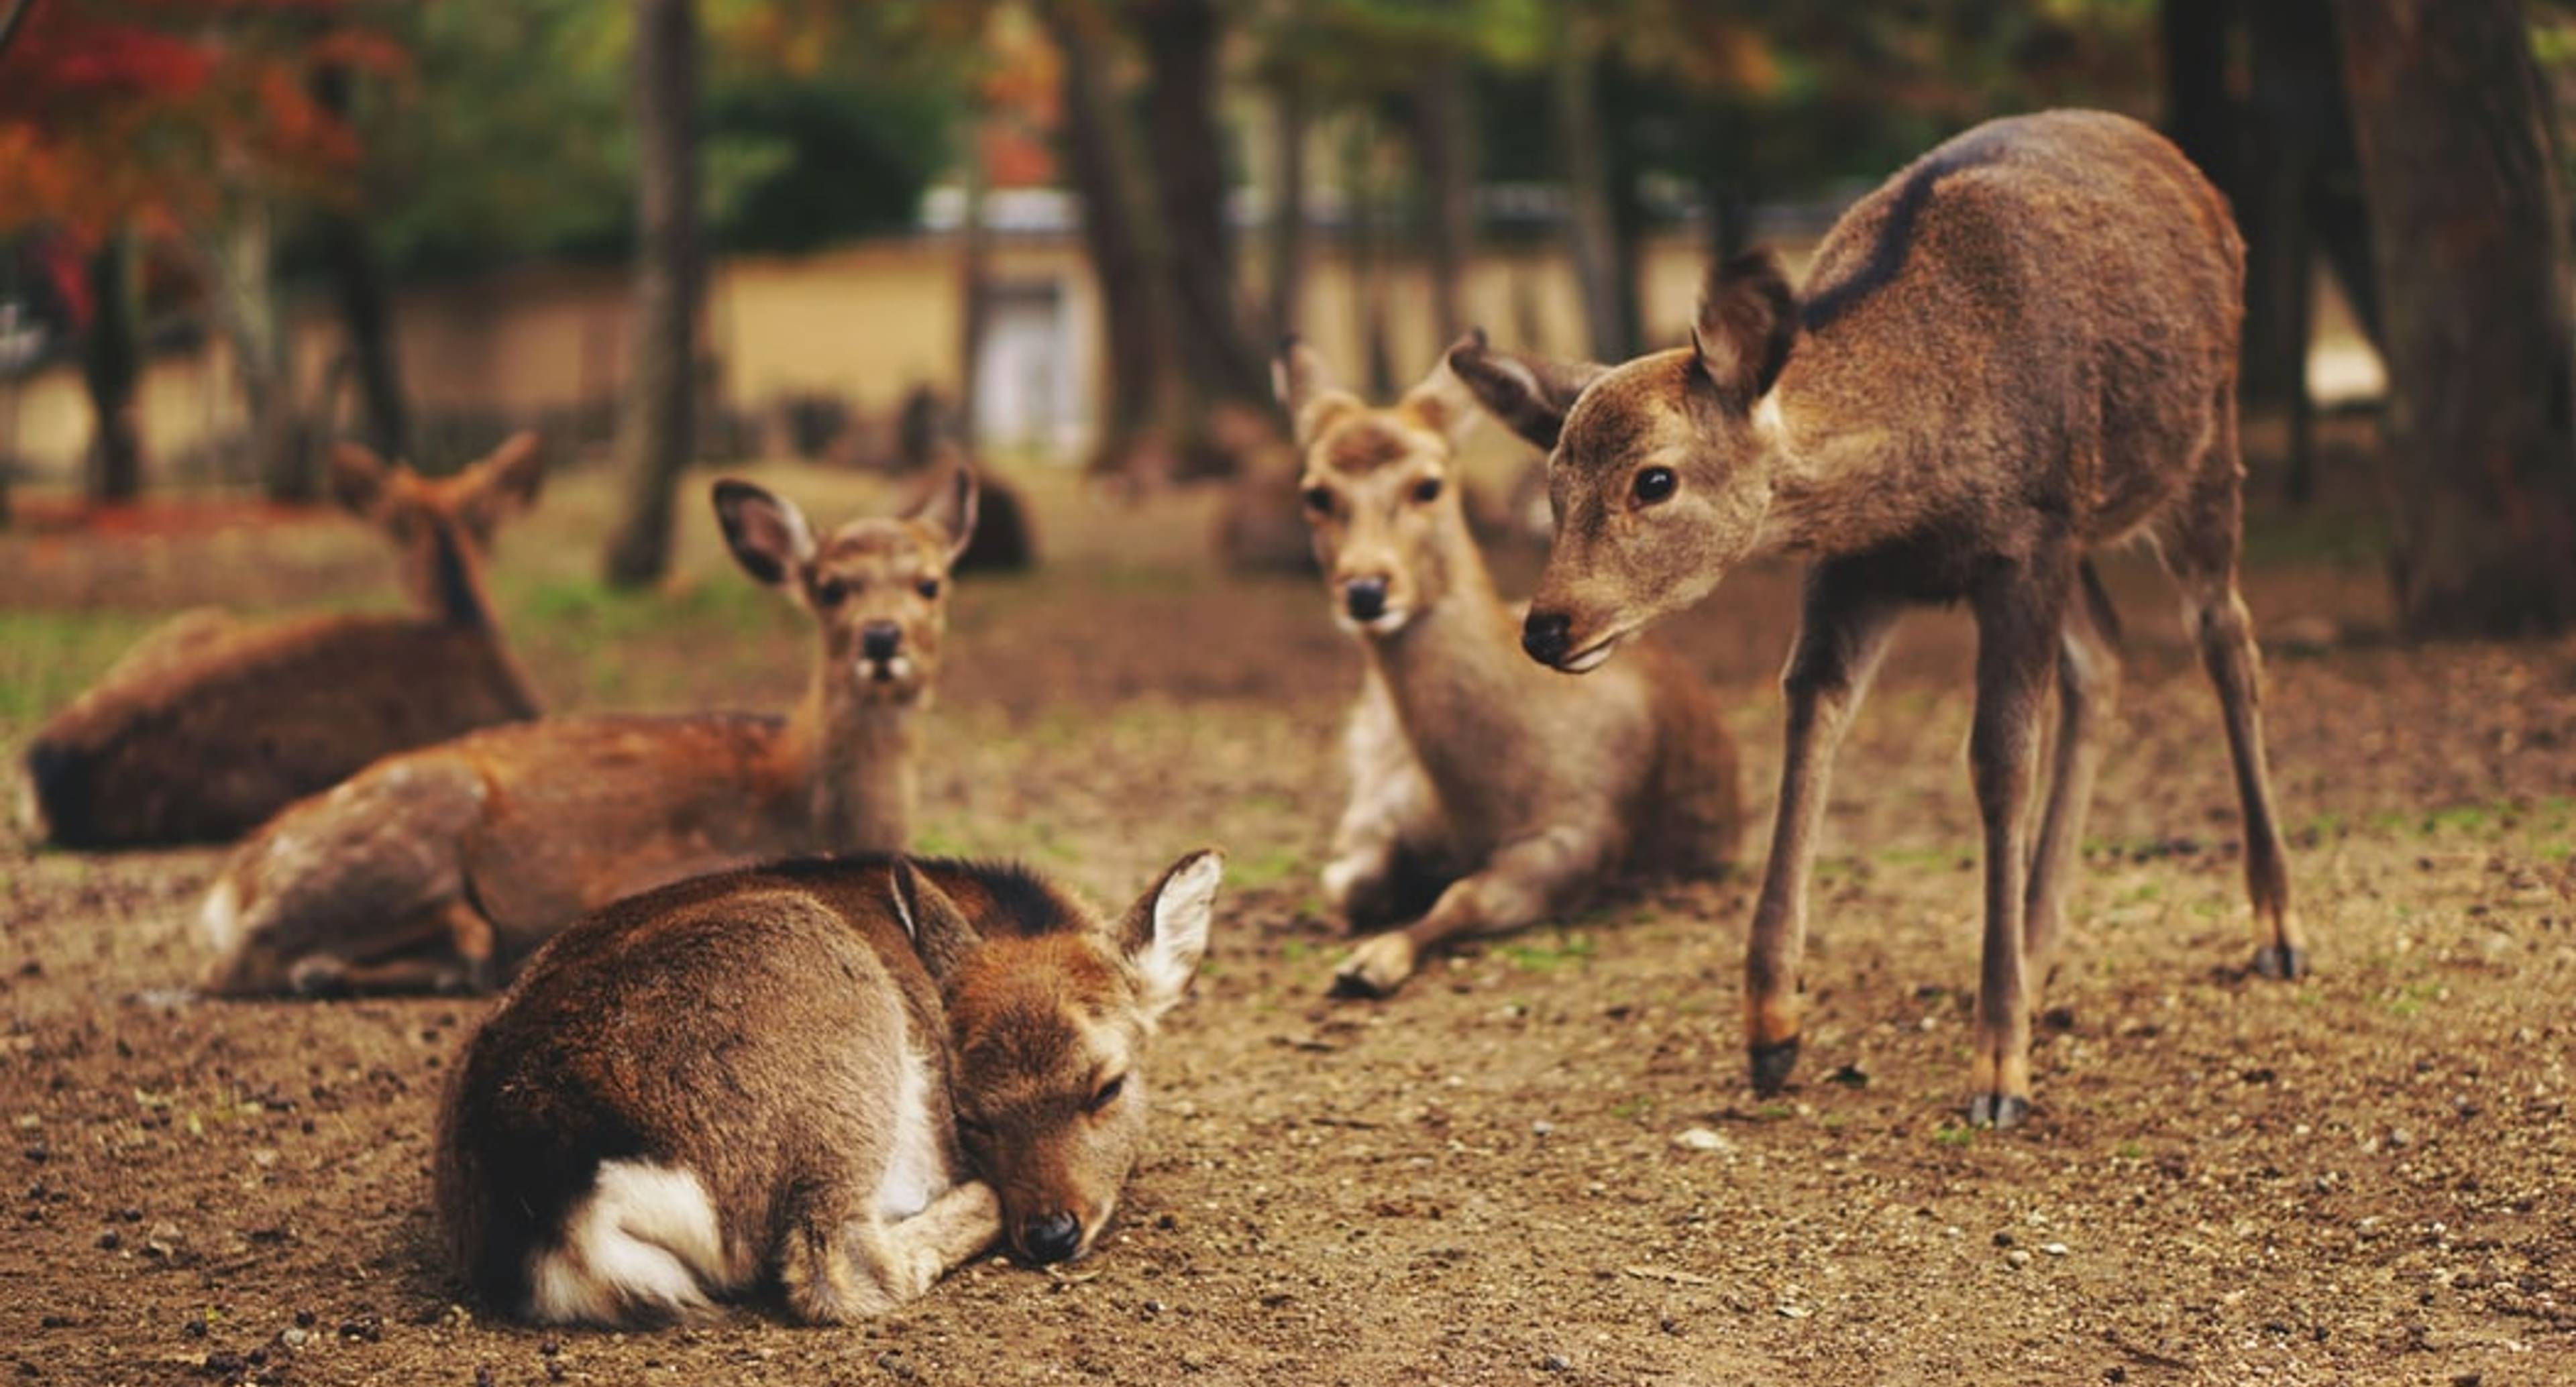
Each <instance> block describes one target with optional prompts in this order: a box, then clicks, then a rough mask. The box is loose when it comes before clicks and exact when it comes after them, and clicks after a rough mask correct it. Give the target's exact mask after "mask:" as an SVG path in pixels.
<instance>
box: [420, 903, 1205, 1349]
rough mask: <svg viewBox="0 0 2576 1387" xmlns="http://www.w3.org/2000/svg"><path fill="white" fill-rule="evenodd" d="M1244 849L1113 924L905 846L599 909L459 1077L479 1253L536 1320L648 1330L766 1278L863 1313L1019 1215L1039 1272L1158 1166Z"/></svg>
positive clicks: (794, 1305)
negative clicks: (1156, 1120)
mask: <svg viewBox="0 0 2576 1387" xmlns="http://www.w3.org/2000/svg"><path fill="white" fill-rule="evenodd" d="M1222 867H1223V859H1222V858H1221V857H1220V856H1219V855H1218V854H1216V853H1214V852H1197V853H1192V854H1190V855H1189V856H1187V857H1184V858H1182V859H1181V860H1180V861H1179V862H1177V863H1175V864H1173V866H1172V867H1171V869H1170V870H1168V871H1166V872H1165V873H1164V874H1163V877H1162V880H1161V881H1160V882H1158V883H1156V885H1155V886H1154V888H1153V889H1152V890H1149V891H1147V892H1146V893H1145V895H1144V898H1143V899H1141V900H1139V901H1137V902H1136V904H1135V905H1134V906H1133V907H1132V908H1131V909H1129V911H1128V912H1127V914H1126V916H1125V917H1124V918H1123V919H1121V920H1120V921H1118V922H1117V923H1115V924H1112V923H1110V922H1109V921H1108V920H1106V919H1104V918H1103V917H1102V916H1100V915H1099V914H1097V913H1096V912H1095V911H1093V910H1092V909H1091V908H1090V907H1089V906H1087V905H1085V904H1084V903H1082V902H1081V901H1080V900H1078V899H1076V898H1075V897H1073V896H1072V895H1070V894H1068V893H1067V892H1065V891H1063V890H1061V889H1059V888H1058V887H1056V886H1054V885H1052V884H1050V883H1048V882H1046V881H1044V880H1042V879H1040V878H1038V877H1036V876H1033V875H1031V874H1029V873H1027V872H1025V871H1022V870H1020V869H1017V868H1012V867H991V866H978V865H974V864H969V863H959V862H934V861H923V862H906V861H903V860H901V859H895V860H893V861H892V862H891V863H889V861H888V860H887V859H885V858H882V857H872V858H865V859H857V858H843V859H837V860H807V861H798V862H785V863H780V864H777V865H774V866H768V867H760V868H754V869H751V870H748V871H739V872H732V873H727V874H724V875H720V876H712V877H701V878H698V879H696V880H693V881H684V882H681V883H678V884H676V885H673V886H668V887H664V888H663V889H661V890H659V891H655V892H652V893H650V894H647V895H643V896H637V897H633V898H630V899H627V900H623V901H620V902H618V903H616V904H615V905H612V906H610V907H609V908H607V909H605V910H602V911H600V912H598V913H596V914H594V915H592V916H590V917H589V918H587V919H585V920H584V921H582V922H581V923H580V924H578V925H576V926H574V927H573V928H572V929H570V930H568V931H566V932H565V933H564V935H563V936H562V937H561V938H559V939H557V940H556V941H555V942H554V944H553V945H552V946H551V947H549V948H548V949H546V950H545V951H544V952H543V953H541V954H539V955H538V956H537V958H536V960H535V961H534V962H533V963H531V964H530V965H529V967H528V971H527V973H526V975H525V976H524V977H522V978H521V979H520V981H519V983H518V985H517V986H516V987H515V988H514V989H512V991H511V993H510V995H509V997H508V998H507V999H506V1000H504V1001H503V1002H502V1003H501V1005H500V1007H499V1009H498V1010H496V1011H494V1012H493V1013H492V1017H491V1019H490V1020H489V1021H487V1022H486V1023H484V1026H483V1029H482V1030H481V1031H480V1032H479V1033H477V1034H476V1035H475V1037H474V1039H473V1040H472V1041H471V1042H470V1043H468V1045H467V1046H466V1051H465V1056H464V1059H463V1061H462V1063H461V1064H460V1065H459V1066H458V1068H457V1070H456V1075H455V1079H454V1081H453V1083H452V1084H451V1085H450V1087H449V1090H448V1096H447V1101H446V1104H445V1106H444V1108H443V1109H442V1111H441V1113H440V1117H439V1124H438V1138H437V1154H436V1157H435V1160H436V1181H437V1190H438V1212H439V1218H440V1221H441V1222H442V1223H444V1224H445V1226H446V1232H447V1236H448V1240H449V1245H450V1246H451V1247H452V1248H453V1250H454V1252H455V1255H456V1258H457V1261H458V1264H459V1265H460V1266H461V1267H462V1268H463V1269H464V1272H465V1274H466V1277H467V1279H469V1280H470V1281H471V1282H472V1283H473V1285H474V1288H475V1290H476V1291H477V1292H479V1293H480V1294H481V1295H482V1296H483V1297H484V1298H485V1299H486V1300H487V1301H489V1302H490V1303H492V1304H494V1305H496V1306H500V1307H503V1308H504V1309H506V1310H507V1311H509V1312H510V1313H512V1314H516V1315H523V1316H525V1317H527V1318H529V1319H535V1320H549V1321H567V1322H570V1321H580V1322H588V1323H594V1324H623V1323H637V1322H650V1321H656V1320H666V1319H670V1318H673V1317H680V1316H687V1315H691V1314H695V1313H697V1312H699V1311H701V1310H703V1309H704V1308H705V1307H706V1306H707V1305H708V1303H709V1302H710V1300H712V1299H713V1298H715V1297H719V1296H725V1295H729V1294H732V1293H735V1292H737V1291H740V1290H743V1289H745V1288H748V1287H750V1286H751V1285H753V1284H754V1283H755V1282H757V1281H759V1280H760V1279H762V1278H764V1277H775V1278H776V1279H777V1281H778V1282H779V1284H780V1285H781V1286H782V1287H783V1289H784V1290H785V1291H786V1299H787V1304H788V1306H789V1308H790V1309H791V1310H792V1311H793V1312H794V1313H795V1314H796V1315H797V1316H798V1317H799V1318H801V1319H805V1320H820V1321H846V1320H854V1319H860V1318H863V1317H865V1316H869V1315H874V1314H878V1313H881V1312H883V1311H885V1310H888V1309H891V1308H893V1307H894V1306H896V1305H899V1304H901V1303H903V1302H904V1301H907V1300H910V1299H912V1298H913V1297H915V1296H917V1295H920V1294H921V1293H922V1292H923V1291H924V1290H926V1289H928V1287H929V1286H930V1284H931V1283H932V1282H934V1281H936V1280H938V1279H939V1278H940V1277H941V1276H943V1275H945V1274H946V1273H947V1272H948V1270H949V1269H950V1268H952V1267H955V1266H956V1265H958V1264H959V1263H961V1262H963V1261H965V1260H966V1259H967V1258H969V1257H972V1256H974V1255H975V1254H976V1253H978V1252H980V1251H982V1250H983V1249H984V1248H985V1247H986V1246H988V1245H990V1244H991V1243H992V1242H993V1240H994V1239H995V1238H996V1237H997V1236H1002V1235H1005V1234H1007V1236H1008V1239H1009V1242H1010V1246H1011V1249H1012V1251H1013V1253H1014V1255H1015V1256H1017V1257H1018V1258H1020V1259H1021V1260H1023V1261H1025V1262H1029V1263H1033V1264H1044V1263H1052V1262H1062V1261H1068V1260H1070V1259H1073V1258H1077V1257H1080V1256H1082V1255H1083V1254H1084V1253H1086V1252H1088V1251H1090V1249H1091V1247H1092V1245H1093V1243H1094V1242H1095V1241H1097V1240H1098V1238H1099V1236H1100V1230H1101V1227H1102V1226H1103V1225H1104V1224H1106V1223H1107V1222H1108V1220H1109V1216H1110V1213H1111V1211H1112V1210H1113V1209H1115V1208H1116V1207H1117V1203H1118V1195H1119V1191H1120V1189H1121V1187H1122V1186H1123V1185H1125V1183H1126V1180H1127V1174H1128V1172H1129V1171H1130V1170H1131V1169H1132V1168H1133V1167H1134V1165H1135V1163H1136V1154H1137V1148H1138V1147H1139V1145H1140V1144H1141V1141H1142V1138H1143V1136H1144V1130H1145V1103H1146V1094H1145V1081H1144V1077H1143V1073H1142V1062H1143V1060H1144V1055H1145V1049H1146V1042H1147V1041H1148V1040H1149V1039H1150V1038H1151V1036H1152V1035H1153V1032H1154V1028H1155V1023H1156V1022H1157V1021H1158V1020H1159V1019H1160V1018H1161V1016H1162V1015H1163V1013H1164V1012H1166V1011H1168V1010H1169V1009H1170V1008H1171V1007H1172V1005H1173V1003H1175V1002H1177V1001H1179V1000H1180V998H1181V994H1182V992H1183V991H1184V990H1185V989H1186V988H1187V987H1188V986H1189V982H1190V978H1191V975H1192V974H1193V973H1195V972H1196V971H1197V969H1198V965H1199V958H1200V956H1201V954H1203V953H1204V952H1205V950H1206V947H1207V933H1208V916H1209V913H1210V910H1211V908H1212V906H1213V903H1214V901H1215V898H1216V888H1217V880H1218V877H1219V876H1220V874H1221V871H1222ZM970 1172H971V1173H970Z"/></svg>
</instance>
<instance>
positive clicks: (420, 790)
mask: <svg viewBox="0 0 2576 1387" xmlns="http://www.w3.org/2000/svg"><path fill="white" fill-rule="evenodd" d="M716 498H717V507H718V514H719V518H720V519H721V520H722V521H723V522H724V525H725V530H726V538H727V540H728V541H729V542H730V543H731V544H732V546H733V549H734V553H735V557H736V559H737V560H738V561H740V562H741V564H742V565H743V567H744V569H745V570H746V571H748V572H750V573H751V574H752V576H753V577H755V578H757V579H759V580H760V581H762V582H765V583H768V584H769V585H771V586H773V587H776V588H778V589H779V590H780V591H782V592H784V593H786V594H787V595H788V596H789V597H790V598H791V600H793V601H795V602H796V603H797V604H798V605H799V606H800V607H801V608H803V609H804V610H805V611H806V612H807V613H808V614H810V615H811V616H813V618H814V620H815V625H816V635H817V642H816V650H815V656H816V658H815V665H814V674H813V681H812V683H811V685H810V686H809V688H808V690H807V693H806V696H805V699H804V701H803V702H802V703H800V704H799V705H798V706H797V708H796V709H795V711H793V712H792V713H790V714H789V715H788V716H786V717H784V718H769V717H752V716H745V715H740V714H721V713H719V714H695V715H682V716H663V717H646V716H631V715H610V716H591V717H567V718H550V719H545V720H542V721H537V722H530V723H524V724H519V725H516V726H511V727H502V728H492V729H488V730H486V731H483V732H479V733H475V734H473V735H471V736H467V737H463V738H460V739H458V740H456V741H453V742H448V743H445V744H443V745H439V746H434V747H428V748H424V749H422V750H419V751H415V752H409V753H406V754H404V755H401V756H396V757H391V758H388V759H386V760H384V761H380V762H378V763H376V764H375V765H373V766H370V767H369V768H367V770H366V771H365V772H363V773H362V774H360V775H358V776H357V777H355V778H353V779H351V780H350V781H348V782H347V783H346V784H343V785H341V786H340V787H339V788H337V789H335V790H333V791H331V792H330V793H329V794H326V795H322V796H318V797H316V798H314V799H310V800H306V801H304V802H302V803H299V804H297V805H296V806H294V807H293V808H291V809H289V810H288V811H287V812H286V813H284V814H281V815H279V816H278V818H277V819H276V820H275V821H273V822H272V823H270V824H269V825H268V826H266V827H265V828H263V829H262V830H261V831H260V832H259V834H258V835H257V836H255V837H253V838H252V839H251V840H250V841H249V842H247V843H245V844H244V845H243V846H242V848H241V849H240V850H239V851H238V852H237V853H236V854H235V855H234V857H233V858H232V860H231V861H230V862H228V863H227V864H226V865H225V867H224V868H223V870H222V871H221V873H219V875H218V876H217V878H216V883H215V887H214V890H213V891H212V892H211V893H210V894H209V896H208V899H207V906H206V928H207V932H208V935H209V939H210V942H211V943H212V944H213V945H214V946H215V948H216V950H217V952H218V954H219V957H218V958H217V959H216V961H215V962H214V963H213V965H212V966H211V967H210V968H209V969H208V971H207V974H206V979H205V985H206V986H207V987H208V988H209V989H210V990H213V991H217V992H225V993H236V994H239V993H260V992H275V991H281V990H295V991H306V992H310V991H328V990H341V989H364V990H376V989H408V988H419V987H480V986H482V985H485V984H486V983H487V982H488V981H489V979H490V977H491V975H492V972H493V970H494V968H495V966H496V965H504V964H506V963H507V962H508V961H509V960H511V959H514V958H517V957H522V956H524V955H525V954H526V953H527V952H528V951H529V950H530V949H532V948H534V947H535V946H536V945H537V944H538V943H541V942H542V941H544V940H545V939H546V937H547V936H549V935H551V934H553V933H554V932H555V931H556V930H559V929H561V928H562V927H563V926H564V925H565V924H566V923H568V922H569V921H570V920H571V919H572V918H573V917H574V916H575V915H577V914H579V913H580V912H582V911H584V910H587V909H590V908H593V907H596V906H599V905H601V904H603V903H605V902H607V901H610V900H614V899H616V898H617V897H619V896H622V895H626V894H628V893H630V892H634V891H639V890H643V889H645V888H647V887H651V886H656V885H659V884H661V883H664V882H668V881H674V880H677V879H679V878H681V877H685V876H689V875H692V874H695V873H699V872H705V871H711V870H714V869H716V868H720V867H725V866H731V865H738V864H740V863H742V862H745V861H753V860H757V859H760V858H764V857H775V856H780V855H782V854H786V853H794V852H814V851H827V850H868V851H893V850H898V849H900V848H902V847H903V846H904V842H905V838H906V836H907V833H908V827H909V822H910V815H911V808H912V797H913V789H912V774H913V772H912V764H913V757H914V745H913V743H914V736H915V731H914V726H915V722H916V721H917V715H918V712H919V709H920V708H921V706H922V705H923V704H924V702H925V701H926V699H927V697H928V691H929V689H930V686H931V683H932V681H933V679H934V677H935V675H936V673H937V669H938V660H939V655H940V640H941V635H942V633H943V631H944V630H945V627H946V623H947V611H948V597H949V584H948V578H947V575H948V568H949V565H950V564H951V563H952V562H953V560H954V558H955V556H956V554H957V552H958V550H959V549H960V548H961V547H962V545H963V544H964V542H965V539H966V536H967V535H968V534H969V533H971V532H972V530H973V528H974V515H975V486H974V480H973V478H972V476H971V474H967V473H963V472H960V473H956V474H953V477H952V480H951V484H950V485H949V486H948V487H947V488H945V489H943V490H942V491H940V492H939V493H937V495H936V496H935V497H934V498H933V500H932V501H931V502H930V509H929V510H928V511H927V512H922V513H916V514H915V515H913V516H911V517H909V518H906V519H901V520H882V519H868V520H857V521H852V522H850V523H849V524H847V525H844V526H842V527H841V528H840V529H839V530H838V531H836V532H834V533H832V534H831V535H829V536H827V537H825V538H823V539H822V540H820V541H819V542H818V541H817V540H816V539H815V538H814V537H813V536H812V534H811V532H810V531H809V530H808V529H807V527H806V524H805V520H804V517H803V516H802V515H801V514H799V513H798V512H797V511H796V509H795V507H794V506H793V505H790V504H789V503H787V502H785V501H783V500H781V499H779V498H777V497H774V496H771V495H770V494H769V493H767V492H765V491H762V490H761V489H759V488H757V487H754V486H751V485H749V484H748V483H743V482H732V481H728V482H720V483H718V484H717V487H716ZM925 585H926V586H927V591H926V592H925ZM871 629H874V630H877V631H878V632H879V635H880V637H882V636H884V635H886V634H889V633H890V634H891V635H892V636H893V637H894V638H895V642H894V643H895V653H894V655H893V656H892V657H891V658H889V659H885V660H878V659H874V658H871V657H870V656H869V653H868V650H867V642H868V640H869V639H870V637H869V635H868V632H869V631H870V630H871Z"/></svg>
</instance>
